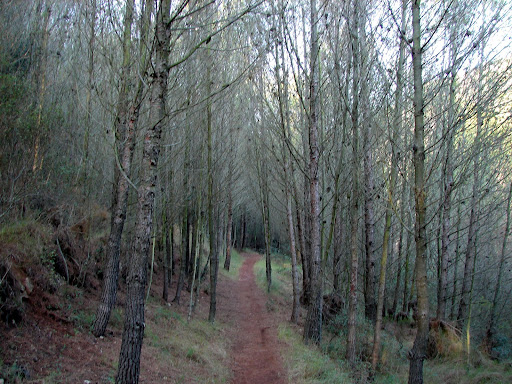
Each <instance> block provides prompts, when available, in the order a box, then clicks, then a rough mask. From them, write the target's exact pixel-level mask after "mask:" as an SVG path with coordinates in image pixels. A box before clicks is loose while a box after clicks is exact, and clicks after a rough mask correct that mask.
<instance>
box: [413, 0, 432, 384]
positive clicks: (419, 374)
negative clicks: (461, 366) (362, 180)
mask: <svg viewBox="0 0 512 384" xmlns="http://www.w3.org/2000/svg"><path fill="white" fill-rule="evenodd" d="M412 29H413V47H412V61H413V74H414V98H413V104H414V145H413V156H414V157H413V162H414V198H415V212H416V223H415V231H414V232H415V236H414V237H415V240H416V266H415V274H416V295H417V299H418V316H417V322H416V324H417V328H418V330H417V333H416V338H415V339H414V345H413V347H412V349H411V351H410V352H409V356H408V357H409V384H421V383H423V361H424V360H425V358H426V356H427V345H428V331H429V315H428V312H429V308H428V307H429V303H428V290H427V239H426V234H427V233H426V232H427V231H426V225H427V223H426V197H427V191H426V188H425V132H424V130H425V125H424V111H423V108H424V99H423V79H422V46H421V23H420V0H413V1H412Z"/></svg>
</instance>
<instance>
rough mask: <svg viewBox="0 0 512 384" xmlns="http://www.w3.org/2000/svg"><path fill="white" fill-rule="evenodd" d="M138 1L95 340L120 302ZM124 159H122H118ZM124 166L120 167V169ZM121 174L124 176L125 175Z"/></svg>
mask: <svg viewBox="0 0 512 384" xmlns="http://www.w3.org/2000/svg"><path fill="white" fill-rule="evenodd" d="M133 7H134V1H133V0H132V1H128V2H127V4H126V13H125V18H124V35H123V68H122V71H121V88H120V90H119V96H118V105H117V108H118V110H117V116H116V120H115V127H114V130H115V132H116V143H115V148H116V153H115V157H116V163H115V171H114V174H115V178H114V183H115V184H114V185H113V193H112V220H111V223H110V235H109V238H108V242H107V249H106V264H105V265H106V266H105V272H104V275H103V285H102V290H101V298H100V303H99V305H98V308H97V310H96V317H95V319H94V324H93V327H92V333H93V335H94V336H96V337H99V336H103V335H104V334H105V330H106V328H107V324H108V321H109V319H110V314H111V312H112V309H113V307H114V305H115V302H116V296H117V283H118V279H119V256H120V250H121V236H122V234H123V228H124V223H125V220H126V207H127V203H128V192H129V188H130V185H129V182H128V177H129V176H130V173H131V172H130V171H131V165H132V159H133V153H134V149H135V133H136V125H137V122H138V117H139V104H140V103H137V102H138V101H140V100H137V97H141V96H142V87H141V85H139V89H140V93H139V91H138V92H137V96H136V100H134V104H132V106H131V107H130V106H129V104H130V103H129V101H128V81H129V77H130V65H131V62H130V50H131V30H132V21H133ZM119 155H120V157H121V158H120V159H118V156H119ZM118 163H120V165H118ZM121 170H122V172H123V174H121Z"/></svg>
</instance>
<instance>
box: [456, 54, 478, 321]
mask: <svg viewBox="0 0 512 384" xmlns="http://www.w3.org/2000/svg"><path fill="white" fill-rule="evenodd" d="M482 61H483V60H482ZM482 66H483V63H482V62H480V68H479V84H478V85H479V88H478V101H479V103H478V104H477V117H476V120H477V121H476V136H475V140H474V143H473V189H472V193H471V212H470V214H469V227H468V242H467V245H466V261H465V264H464V277H463V279H462V288H461V295H460V302H459V311H458V313H457V326H458V327H459V329H463V328H464V325H465V324H466V321H467V319H468V310H469V306H470V301H471V300H470V297H471V292H472V281H473V270H474V266H475V259H476V232H477V226H476V219H477V204H478V201H479V194H478V188H479V184H480V156H479V152H480V134H481V130H482V126H483V116H482V106H481V104H480V100H481V97H482V94H481V89H482V76H483V68H482Z"/></svg>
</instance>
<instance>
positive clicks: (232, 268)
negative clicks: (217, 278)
mask: <svg viewBox="0 0 512 384" xmlns="http://www.w3.org/2000/svg"><path fill="white" fill-rule="evenodd" d="M243 263H244V260H243V259H242V257H241V256H240V253H238V251H237V250H236V249H234V248H231V262H230V264H229V271H226V270H225V269H224V268H223V266H224V260H222V265H221V268H219V271H221V272H222V273H223V274H224V275H225V276H227V277H229V278H230V279H232V280H238V276H239V274H240V267H241V266H242V264H243Z"/></svg>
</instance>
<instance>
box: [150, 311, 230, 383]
mask: <svg viewBox="0 0 512 384" xmlns="http://www.w3.org/2000/svg"><path fill="white" fill-rule="evenodd" d="M148 309H149V311H148V320H150V321H148V323H147V325H146V330H145V337H144V343H145V344H146V345H147V347H149V348H150V349H151V352H150V353H151V355H152V357H154V358H155V361H157V362H158V364H160V363H163V364H166V365H167V366H168V367H169V368H170V369H171V370H172V371H173V372H175V374H176V376H175V378H179V375H180V374H182V373H186V375H187V379H190V380H193V381H194V382H198V383H199V382H200V383H225V382H228V380H229V375H230V371H229V369H228V368H227V366H226V364H227V362H228V361H229V359H228V351H229V345H228V342H227V340H226V338H225V337H224V329H225V325H223V324H220V323H219V322H216V323H215V324H211V323H209V322H208V321H205V320H199V319H192V320H191V321H189V322H187V319H186V316H184V315H182V314H180V313H178V312H175V311H174V310H173V309H172V308H171V307H167V306H161V305H159V306H156V305H155V306H154V307H153V308H148ZM170 330H172V331H170ZM162 335H165V337H162Z"/></svg>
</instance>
